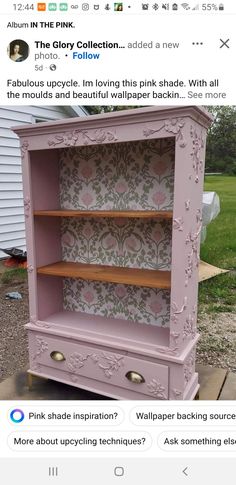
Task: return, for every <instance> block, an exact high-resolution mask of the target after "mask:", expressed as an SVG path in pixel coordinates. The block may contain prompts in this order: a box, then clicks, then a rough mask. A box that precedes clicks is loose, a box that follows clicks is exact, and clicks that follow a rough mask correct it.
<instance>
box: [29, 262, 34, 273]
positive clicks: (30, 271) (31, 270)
mask: <svg viewBox="0 0 236 485" xmlns="http://www.w3.org/2000/svg"><path fill="white" fill-rule="evenodd" d="M27 271H28V273H32V272H33V271H34V267H33V266H32V264H29V265H28V266H27Z"/></svg>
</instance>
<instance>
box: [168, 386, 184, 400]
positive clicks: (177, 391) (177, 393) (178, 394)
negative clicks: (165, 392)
mask: <svg viewBox="0 0 236 485" xmlns="http://www.w3.org/2000/svg"><path fill="white" fill-rule="evenodd" d="M171 392H172V393H173V394H174V396H175V399H182V397H183V393H182V391H180V389H176V388H174V389H171Z"/></svg>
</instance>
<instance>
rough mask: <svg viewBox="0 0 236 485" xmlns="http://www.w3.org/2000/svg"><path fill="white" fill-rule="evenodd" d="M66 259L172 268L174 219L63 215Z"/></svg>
mask: <svg viewBox="0 0 236 485" xmlns="http://www.w3.org/2000/svg"><path fill="white" fill-rule="evenodd" d="M62 258H63V261H75V262H80V263H90V264H91V263H94V264H96V263H97V264H103V265H111V266H128V267H130V268H147V269H160V270H161V269H163V270H169V269H170V266H171V221H164V220H155V219H119V218H118V219H109V218H107V219H106V218H104V219H103V218H101V219H100V218H98V219H95V218H91V219H90V218H89V219H85V218H81V219H77V218H63V220H62Z"/></svg>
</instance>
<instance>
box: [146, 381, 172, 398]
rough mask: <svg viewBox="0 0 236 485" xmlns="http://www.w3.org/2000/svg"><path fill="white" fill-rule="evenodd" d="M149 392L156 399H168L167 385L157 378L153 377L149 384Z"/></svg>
mask: <svg viewBox="0 0 236 485" xmlns="http://www.w3.org/2000/svg"><path fill="white" fill-rule="evenodd" d="M147 388H148V392H149V394H151V395H152V396H154V397H155V398H156V399H167V395H166V389H165V387H164V386H163V385H162V384H161V383H160V382H159V381H157V380H156V379H152V380H151V381H150V382H149V384H147Z"/></svg>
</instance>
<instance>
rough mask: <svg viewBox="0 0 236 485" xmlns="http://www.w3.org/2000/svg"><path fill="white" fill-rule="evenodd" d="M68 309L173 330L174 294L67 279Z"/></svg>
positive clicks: (66, 308)
mask: <svg viewBox="0 0 236 485" xmlns="http://www.w3.org/2000/svg"><path fill="white" fill-rule="evenodd" d="M63 285H64V288H63V290H64V309H65V310H69V311H78V312H85V313H89V314H93V315H94V314H95V315H101V316H104V317H107V318H120V319H124V320H132V321H135V322H139V323H145V324H150V325H156V326H159V327H163V326H165V327H169V320H170V292H169V291H167V290H156V289H151V288H139V287H135V286H131V285H121V284H113V283H100V282H96V281H84V280H76V279H72V278H64V280H63Z"/></svg>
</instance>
